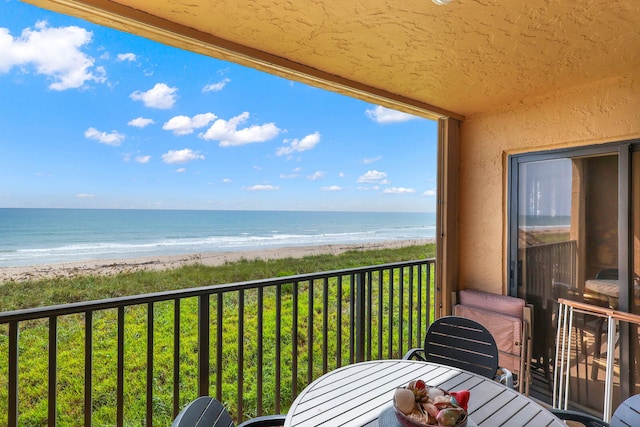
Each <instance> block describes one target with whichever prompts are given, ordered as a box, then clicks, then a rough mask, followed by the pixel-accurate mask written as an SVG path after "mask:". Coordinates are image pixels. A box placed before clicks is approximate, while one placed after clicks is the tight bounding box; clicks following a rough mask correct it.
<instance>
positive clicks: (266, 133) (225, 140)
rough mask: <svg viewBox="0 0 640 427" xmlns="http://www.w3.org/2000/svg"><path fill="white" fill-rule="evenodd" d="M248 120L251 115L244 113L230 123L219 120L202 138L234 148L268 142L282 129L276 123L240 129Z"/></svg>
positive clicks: (221, 145)
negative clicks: (239, 126) (217, 141)
mask: <svg viewBox="0 0 640 427" xmlns="http://www.w3.org/2000/svg"><path fill="white" fill-rule="evenodd" d="M248 118H249V113H247V112H244V113H242V114H240V115H239V116H236V117H233V118H232V119H230V120H229V121H226V120H223V119H218V120H216V121H215V122H214V123H213V124H212V125H211V127H210V128H209V129H207V131H206V132H204V133H202V134H200V137H201V138H203V139H206V140H216V139H217V140H219V141H220V144H219V145H220V147H232V146H236V145H244V144H252V143H256V142H264V141H268V140H270V139H273V138H275V137H276V136H278V134H279V133H280V129H278V127H277V126H276V125H275V124H274V123H265V124H263V125H259V126H258V125H253V126H249V127H246V128H243V129H238V125H240V124H242V123H244V122H245V121H247V119H248Z"/></svg>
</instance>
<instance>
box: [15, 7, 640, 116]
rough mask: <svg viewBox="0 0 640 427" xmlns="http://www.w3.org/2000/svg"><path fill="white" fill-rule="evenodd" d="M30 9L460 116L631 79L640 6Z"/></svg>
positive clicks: (636, 63)
mask: <svg viewBox="0 0 640 427" xmlns="http://www.w3.org/2000/svg"><path fill="white" fill-rule="evenodd" d="M27 1H28V2H30V3H33V4H36V5H38V6H42V7H45V8H47V9H52V10H56V11H59V12H63V13H68V14H73V15H76V16H80V17H83V18H86V19H89V20H91V21H94V22H98V23H100V24H103V25H108V26H112V27H115V28H119V29H123V30H125V31H129V32H135V33H138V34H141V35H144V36H145V37H150V38H153V39H156V40H159V41H162V42H163V43H169V44H173V45H177V46H180V47H184V48H187V49H191V50H195V51H198V52H201V53H204V54H207V55H211V56H215V57H218V58H221V59H225V60H232V61H235V62H239V63H242V64H245V65H249V66H252V67H255V68H258V69H261V70H265V71H268V72H272V73H276V74H279V75H284V76H287V77H289V78H293V79H296V80H302V81H306V82H309V83H312V84H317V85H320V86H324V87H328V88H331V89H333V90H338V91H342V92H345V93H349V94H352V95H356V96H360V97H362V98H364V99H367V97H368V96H369V94H374V95H377V96H379V97H380V100H381V101H382V102H381V103H383V104H384V100H385V99H389V100H393V101H396V102H397V103H398V105H400V106H408V107H409V109H410V108H413V107H415V108H427V109H429V110H431V111H433V112H435V113H437V114H443V115H451V116H454V117H459V118H462V116H468V115H472V114H476V113H481V112H486V111H491V110H494V109H498V108H501V107H502V106H504V105H505V104H507V103H512V102H518V101H520V100H522V99H527V98H530V97H532V96H536V95H542V94H544V93H548V92H551V91H555V90H558V89H561V88H564V87H570V86H574V85H581V84H588V83H589V82H592V81H597V80H601V79H606V78H608V77H613V76H619V75H623V74H627V73H634V72H637V71H638V70H640V0H570V1H569V0H452V1H451V3H450V4H448V5H444V6H439V5H436V4H434V3H433V2H432V1H431V0H332V1H331V0H314V1H310V0H307V1H305V0H117V1H108V0H27ZM374 100H375V99H374Z"/></svg>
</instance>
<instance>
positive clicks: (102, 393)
mask: <svg viewBox="0 0 640 427" xmlns="http://www.w3.org/2000/svg"><path fill="white" fill-rule="evenodd" d="M434 272H435V260H434V259H426V260H417V261H408V262H399V263H392V264H384V265H376V266H369V267H365V268H355V269H348V270H339V271H329V272H322V273H313V274H304V275H298V276H290V277H281V278H273V279H268V280H260V281H250V282H242V283H232V284H226V285H214V286H206V287H200V288H193V289H186V290H179V291H169V292H161V293H153V294H147V295H137V296H130V297H121V298H113V299H107V300H99V301H90V302H81V303H72V304H65V305H60V306H52V307H42V308H34V309H26V310H17V311H12V312H5V313H1V314H0V327H1V328H2V335H0V354H3V355H4V357H3V358H2V362H1V363H0V370H1V371H2V375H1V376H0V379H1V381H2V383H3V384H2V385H3V387H0V395H1V396H0V405H2V406H3V408H2V409H3V410H2V411H0V414H2V415H0V417H1V418H0V423H3V424H6V425H8V426H18V425H49V426H56V425H80V424H83V425H85V426H90V425H117V426H124V425H146V426H154V425H156V426H160V425H162V426H165V425H169V424H170V422H171V420H172V419H173V417H174V416H175V415H176V414H177V413H178V412H179V411H180V409H181V408H182V407H183V406H184V405H185V404H186V403H188V402H189V401H191V400H192V399H194V398H195V397H196V396H198V395H204V394H210V395H212V396H216V397H217V398H218V399H219V400H221V401H223V402H224V403H225V404H226V405H227V406H228V408H229V410H230V411H231V413H232V415H233V416H234V418H235V419H236V421H240V420H243V419H245V418H250V417H253V416H256V415H262V414H270V413H280V412H286V410H287V408H288V406H289V405H290V404H291V403H292V401H293V399H294V398H295V397H296V395H297V394H298V393H299V392H300V391H301V390H302V389H303V388H304V387H305V386H306V385H307V384H309V383H310V382H312V381H313V380H314V379H315V378H317V377H318V376H320V375H322V374H323V373H325V372H327V371H329V370H332V369H335V368H338V367H340V366H343V365H346V364H350V363H353V362H356V361H363V360H373V359H385V358H399V357H402V355H403V354H404V352H405V351H406V350H408V349H409V348H411V347H417V346H421V345H422V341H423V337H424V335H425V333H426V328H427V326H428V325H429V323H430V321H431V320H433V319H434V318H435V316H436V308H435V305H434V304H435V303H434V301H437V300H438V299H437V298H436V292H437V289H435V287H434Z"/></svg>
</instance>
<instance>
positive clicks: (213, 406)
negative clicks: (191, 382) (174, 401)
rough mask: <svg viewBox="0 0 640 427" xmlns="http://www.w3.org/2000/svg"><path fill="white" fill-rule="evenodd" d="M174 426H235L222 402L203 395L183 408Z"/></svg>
mask: <svg viewBox="0 0 640 427" xmlns="http://www.w3.org/2000/svg"><path fill="white" fill-rule="evenodd" d="M172 427H233V420H232V419H231V415H229V412H227V410H226V409H225V408H224V406H222V403H220V402H219V401H218V400H216V399H214V398H212V397H209V396H201V397H199V398H197V399H195V400H194V401H193V402H191V403H189V405H187V407H186V408H184V409H183V410H182V412H181V413H180V414H179V415H178V416H177V417H176V419H175V420H174V422H173V424H172Z"/></svg>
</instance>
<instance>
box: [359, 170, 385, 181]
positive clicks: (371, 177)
mask: <svg viewBox="0 0 640 427" xmlns="http://www.w3.org/2000/svg"><path fill="white" fill-rule="evenodd" d="M386 177H387V174H386V173H385V172H378V171H377V170H371V171H367V173H365V174H364V175H361V176H360V177H358V182H364V183H367V184H372V183H374V182H380V181H382V180H383V179H385V178H386Z"/></svg>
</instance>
